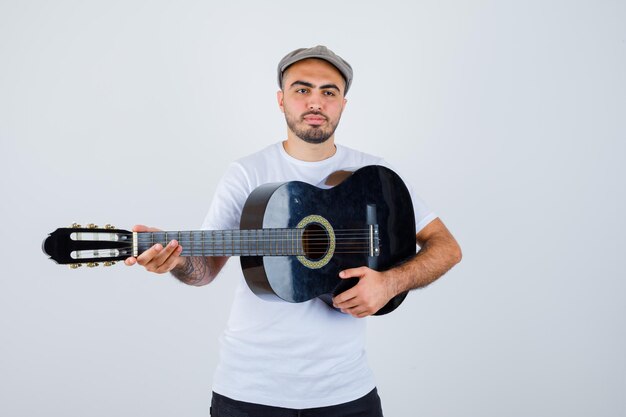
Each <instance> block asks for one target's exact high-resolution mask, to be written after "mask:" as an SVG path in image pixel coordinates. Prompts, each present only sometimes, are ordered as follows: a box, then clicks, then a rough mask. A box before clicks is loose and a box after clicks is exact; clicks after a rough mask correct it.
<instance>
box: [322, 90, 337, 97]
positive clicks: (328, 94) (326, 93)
mask: <svg viewBox="0 0 626 417" xmlns="http://www.w3.org/2000/svg"><path fill="white" fill-rule="evenodd" d="M324 95H325V96H334V95H335V93H334V92H332V91H324Z"/></svg>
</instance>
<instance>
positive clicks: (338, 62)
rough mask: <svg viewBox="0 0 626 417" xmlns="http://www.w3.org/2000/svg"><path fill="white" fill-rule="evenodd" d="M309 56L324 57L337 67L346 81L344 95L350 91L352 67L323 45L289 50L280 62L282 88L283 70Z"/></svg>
mask: <svg viewBox="0 0 626 417" xmlns="http://www.w3.org/2000/svg"><path fill="white" fill-rule="evenodd" d="M308 58H319V59H323V60H324V61H327V62H329V63H330V64H332V65H333V66H334V67H335V68H337V70H338V71H339V72H340V73H341V75H342V76H343V79H344V80H345V81H346V91H344V95H346V94H347V93H348V90H349V89H350V84H352V67H351V66H350V64H348V62H347V61H346V60H344V59H343V58H341V57H340V56H339V55H337V54H335V53H334V52H333V51H331V50H330V49H328V48H327V47H325V46H322V45H317V46H314V47H312V48H300V49H296V50H295V51H292V52H289V53H288V54H287V55H285V57H284V58H283V59H281V60H280V62H279V63H278V86H279V87H280V88H281V89H282V88H283V72H285V70H286V69H287V67H288V66H290V65H293V64H295V63H296V62H298V61H302V60H303V59H308Z"/></svg>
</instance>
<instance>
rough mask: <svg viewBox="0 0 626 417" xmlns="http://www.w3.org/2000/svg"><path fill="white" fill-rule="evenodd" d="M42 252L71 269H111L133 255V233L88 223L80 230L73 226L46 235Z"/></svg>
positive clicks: (109, 226)
mask: <svg viewBox="0 0 626 417" xmlns="http://www.w3.org/2000/svg"><path fill="white" fill-rule="evenodd" d="M42 249H43V251H44V253H46V254H47V255H48V256H49V257H50V259H52V260H54V261H55V262H56V263H58V264H61V265H69V266H70V268H72V269H75V268H78V267H80V266H82V265H83V264H84V265H86V266H88V267H95V266H98V265H99V264H100V263H102V265H104V266H111V265H113V264H115V262H116V261H121V260H124V259H126V258H129V257H131V256H132V255H133V234H132V232H129V231H128V230H122V229H116V228H115V226H111V225H110V224H107V225H106V226H104V227H98V226H96V225H95V224H93V223H90V224H88V225H87V226H86V227H82V226H81V225H79V224H76V223H74V224H72V225H71V226H70V227H66V228H60V229H57V230H55V231H54V232H52V233H50V235H49V236H48V237H47V238H46V239H45V240H44V241H43V244H42Z"/></svg>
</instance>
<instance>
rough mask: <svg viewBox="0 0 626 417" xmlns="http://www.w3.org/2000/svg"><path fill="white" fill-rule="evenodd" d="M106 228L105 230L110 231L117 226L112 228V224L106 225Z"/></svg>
mask: <svg viewBox="0 0 626 417" xmlns="http://www.w3.org/2000/svg"><path fill="white" fill-rule="evenodd" d="M104 228H105V229H109V230H111V229H115V226H111V225H110V224H106V225H105V226H104Z"/></svg>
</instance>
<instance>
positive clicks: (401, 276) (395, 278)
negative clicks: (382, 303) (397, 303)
mask: <svg viewBox="0 0 626 417" xmlns="http://www.w3.org/2000/svg"><path fill="white" fill-rule="evenodd" d="M460 261H461V249H460V247H459V245H458V244H457V242H456V240H455V239H454V238H453V237H452V236H442V237H433V238H432V239H429V240H428V241H427V242H425V243H424V245H423V246H422V247H421V249H420V251H419V252H418V253H417V254H416V255H415V256H414V257H412V258H411V259H409V260H408V261H406V262H404V263H403V264H401V265H398V266H397V267H394V268H392V269H390V270H388V271H386V274H387V275H388V276H389V278H390V282H391V283H392V284H391V285H392V292H393V294H394V295H396V294H400V293H401V292H404V291H408V290H412V289H415V288H423V287H425V286H427V285H428V284H430V283H432V282H434V281H435V280H437V279H438V278H439V277H441V276H442V275H443V274H445V273H446V272H448V271H449V270H450V269H451V268H452V267H453V266H454V265H456V264H457V263H459V262H460Z"/></svg>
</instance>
